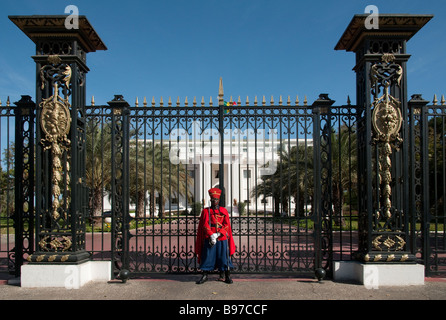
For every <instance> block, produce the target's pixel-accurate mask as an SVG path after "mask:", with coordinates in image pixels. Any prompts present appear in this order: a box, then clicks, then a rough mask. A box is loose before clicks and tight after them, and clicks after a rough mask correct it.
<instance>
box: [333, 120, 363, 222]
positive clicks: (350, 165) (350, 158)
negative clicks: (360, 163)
mask: <svg viewBox="0 0 446 320" xmlns="http://www.w3.org/2000/svg"><path fill="white" fill-rule="evenodd" d="M356 150H357V148H356V133H355V132H353V131H352V130H351V128H350V129H349V128H348V127H346V126H342V127H341V128H340V131H339V132H338V133H336V132H334V131H332V133H331V172H332V189H331V191H332V203H333V207H334V208H333V209H334V213H333V217H334V222H335V224H336V225H339V224H341V225H342V226H344V225H345V221H344V218H343V210H342V207H343V205H344V201H345V194H346V193H347V192H348V190H349V189H351V188H352V186H356V183H357V179H358V174H357V154H356ZM350 196H351V195H350ZM350 200H351V199H350Z"/></svg>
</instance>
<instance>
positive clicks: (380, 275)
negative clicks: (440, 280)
mask: <svg viewBox="0 0 446 320" xmlns="http://www.w3.org/2000/svg"><path fill="white" fill-rule="evenodd" d="M333 278H334V281H354V282H359V283H361V284H363V285H364V286H365V287H366V288H368V289H378V288H379V287H380V286H413V285H424V266H423V265H421V264H402V263H398V264H393V263H392V264H385V263H381V264H378V263H361V262H358V261H335V262H334V272H333Z"/></svg>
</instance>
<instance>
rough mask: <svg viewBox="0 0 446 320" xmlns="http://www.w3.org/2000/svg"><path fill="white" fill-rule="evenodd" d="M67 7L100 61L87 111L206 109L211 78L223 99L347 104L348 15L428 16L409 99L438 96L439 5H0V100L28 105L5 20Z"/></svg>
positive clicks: (444, 53) (19, 51)
mask: <svg viewBox="0 0 446 320" xmlns="http://www.w3.org/2000/svg"><path fill="white" fill-rule="evenodd" d="M70 4H72V5H76V6H77V7H78V8H79V14H81V15H85V16H86V17H87V18H88V19H89V21H90V23H91V24H92V25H93V27H94V28H95V29H96V31H97V33H98V34H99V35H100V37H101V38H102V40H103V41H104V43H105V44H106V46H107V47H108V50H107V51H98V52H93V53H90V54H89V55H88V57H87V63H88V66H89V68H90V69H91V71H90V72H89V73H88V75H87V96H88V99H87V104H89V103H90V101H89V100H90V99H91V96H92V95H94V96H95V101H96V104H106V102H107V101H109V100H111V99H112V98H113V95H115V94H122V95H124V98H125V99H126V100H127V101H129V102H130V103H132V104H133V103H134V101H135V99H136V97H138V98H139V101H140V102H142V99H143V97H144V96H146V97H147V99H148V100H149V101H150V100H151V99H152V96H154V97H155V99H156V100H157V101H158V100H159V98H160V97H161V96H162V97H163V99H164V101H167V98H168V97H169V96H171V97H172V99H173V100H174V101H176V99H177V97H180V100H181V101H182V102H183V101H184V98H185V97H186V96H187V97H188V99H189V101H191V100H192V99H193V97H194V96H196V97H197V99H198V100H199V101H200V100H201V97H202V96H204V97H205V101H206V102H208V101H209V97H210V96H212V98H213V100H214V102H215V101H216V97H217V94H218V82H219V78H220V77H222V78H223V84H224V90H225V99H226V100H228V99H229V96H231V95H232V96H233V97H234V98H237V97H238V96H241V99H242V101H245V99H246V96H249V99H250V100H251V101H253V99H254V96H255V95H257V96H258V97H261V96H263V95H265V96H266V98H267V101H269V99H270V97H271V95H273V96H274V98H275V99H276V100H277V99H278V98H279V95H282V96H283V97H287V96H288V95H290V96H291V97H292V99H294V98H295V97H296V95H298V96H299V99H300V100H301V101H303V98H304V96H307V98H308V101H309V102H310V103H311V102H313V101H314V100H315V99H317V97H318V95H319V93H328V94H329V96H330V97H331V98H332V99H334V100H336V104H344V103H345V102H346V99H347V95H350V97H351V98H352V101H353V102H354V101H355V74H354V72H353V71H352V68H353V66H354V62H355V58H354V54H353V53H351V52H345V51H335V50H334V47H335V45H336V43H337V42H338V40H339V38H340V37H341V35H342V34H343V32H344V30H345V28H346V27H347V25H348V23H349V22H350V21H351V19H352V17H353V15H354V14H359V13H364V9H365V7H366V6H367V5H375V6H377V7H378V9H379V12H380V13H413V14H434V15H435V17H434V18H433V19H432V20H431V21H430V22H429V23H428V24H427V25H426V26H425V27H424V28H423V29H422V30H421V31H420V32H419V33H418V34H416V35H415V36H414V37H413V38H412V39H411V40H410V41H409V42H408V47H407V51H408V53H409V54H411V55H412V57H411V59H410V60H409V63H408V70H406V72H407V74H408V86H409V96H410V95H411V94H414V93H422V94H423V97H424V98H425V99H428V100H432V98H433V96H434V94H437V96H438V99H440V97H441V95H442V94H446V78H445V70H446V59H445V58H446V50H445V49H446V27H445V26H446V1H444V0H433V1H430V0H425V1H412V0H410V1H393V0H386V1H382V0H370V1H362V0H343V1H320V0H312V1H297V0H275V1H266V0H162V1H161V0H157V1H152V0H150V1H136V0H127V1H114V0H109V1H92V0H88V1H79V0H70V1H61V0H39V1H36V0H17V1H2V2H1V4H0V12H1V15H0V30H1V33H0V41H1V44H2V46H1V48H2V50H0V99H1V100H2V102H3V103H4V101H5V100H6V98H7V97H8V96H10V97H11V101H12V102H14V101H17V100H18V99H19V98H20V95H22V94H27V95H31V96H32V97H33V99H34V97H35V65H34V61H33V60H32V59H31V56H32V55H33V54H34V52H35V47H34V44H33V43H32V41H31V40H29V39H28V38H27V37H26V36H25V35H24V34H23V33H22V32H21V31H20V30H19V29H18V28H17V27H16V26H15V25H14V24H13V23H12V22H11V21H10V20H9V19H8V15H32V14H39V15H43V14H64V10H65V7H66V6H67V5H70Z"/></svg>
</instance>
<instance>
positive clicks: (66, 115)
mask: <svg viewBox="0 0 446 320" xmlns="http://www.w3.org/2000/svg"><path fill="white" fill-rule="evenodd" d="M48 61H49V62H50V64H48V65H45V66H43V67H42V68H41V70H40V76H41V80H42V86H41V89H44V87H45V84H46V83H49V84H50V85H51V86H52V87H53V95H52V96H50V97H49V98H47V99H43V101H42V102H41V103H40V107H41V117H40V126H41V129H42V132H43V136H44V138H43V139H41V141H40V142H41V143H42V145H43V146H44V148H43V151H46V150H51V156H52V165H51V167H52V173H51V175H52V176H51V182H52V186H51V193H52V211H51V216H52V218H53V219H54V220H55V221H57V220H58V219H59V217H60V213H59V208H61V206H62V202H64V203H63V214H64V219H66V218H67V211H68V205H69V204H68V200H67V199H64V200H62V199H60V196H61V189H60V188H61V186H62V183H63V182H64V183H65V186H66V187H67V186H68V184H69V179H70V178H69V171H70V168H69V163H68V161H67V162H66V163H65V165H64V164H63V163H62V162H63V154H64V152H66V151H68V150H69V147H70V144H71V142H70V140H69V139H68V133H69V131H70V125H71V116H70V109H71V105H70V103H69V102H68V97H69V95H70V90H69V85H70V80H71V67H70V66H69V65H68V64H63V63H61V59H60V58H59V57H58V56H50V57H49V58H48ZM59 88H62V92H63V95H64V97H63V98H62V97H61V96H60V95H59Z"/></svg>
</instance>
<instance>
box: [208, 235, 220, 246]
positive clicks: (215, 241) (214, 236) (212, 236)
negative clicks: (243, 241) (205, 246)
mask: <svg viewBox="0 0 446 320" xmlns="http://www.w3.org/2000/svg"><path fill="white" fill-rule="evenodd" d="M219 236H220V232H216V233H213V234H211V237H210V239H209V243H210V244H211V246H213V245H214V244H216V243H217V238H218V237H219Z"/></svg>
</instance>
